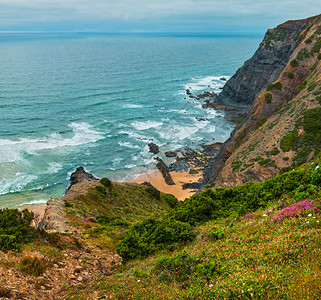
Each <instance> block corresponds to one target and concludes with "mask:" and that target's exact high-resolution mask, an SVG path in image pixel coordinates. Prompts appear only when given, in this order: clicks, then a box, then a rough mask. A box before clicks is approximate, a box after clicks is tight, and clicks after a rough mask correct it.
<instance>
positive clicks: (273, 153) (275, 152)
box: [270, 147, 280, 155]
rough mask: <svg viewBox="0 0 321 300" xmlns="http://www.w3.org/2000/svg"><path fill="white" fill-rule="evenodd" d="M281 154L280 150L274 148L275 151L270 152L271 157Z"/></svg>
mask: <svg viewBox="0 0 321 300" xmlns="http://www.w3.org/2000/svg"><path fill="white" fill-rule="evenodd" d="M279 153H280V150H279V149H278V148H276V147H275V148H273V150H271V151H270V155H277V154H279Z"/></svg>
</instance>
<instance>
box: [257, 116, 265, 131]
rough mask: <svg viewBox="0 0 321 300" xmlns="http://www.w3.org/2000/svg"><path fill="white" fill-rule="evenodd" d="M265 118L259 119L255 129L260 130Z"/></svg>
mask: <svg viewBox="0 0 321 300" xmlns="http://www.w3.org/2000/svg"><path fill="white" fill-rule="evenodd" d="M266 121H267V120H266V118H263V119H261V120H260V121H259V122H258V123H257V124H256V129H258V128H260V127H261V126H262V125H263V124H264V123H265V122H266Z"/></svg>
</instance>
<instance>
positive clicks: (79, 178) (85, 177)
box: [67, 167, 98, 191]
mask: <svg viewBox="0 0 321 300" xmlns="http://www.w3.org/2000/svg"><path fill="white" fill-rule="evenodd" d="M90 180H98V178H96V177H95V176H93V175H92V174H90V173H88V172H86V171H85V169H84V168H83V167H78V168H77V169H76V171H75V172H73V173H72V174H71V175H70V185H69V187H68V189H67V191H68V190H69V189H70V188H71V187H72V186H73V185H75V184H77V183H80V182H86V181H90Z"/></svg>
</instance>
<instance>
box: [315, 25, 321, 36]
mask: <svg viewBox="0 0 321 300" xmlns="http://www.w3.org/2000/svg"><path fill="white" fill-rule="evenodd" d="M314 34H321V25H320V26H318V28H317V29H316V31H315V32H314Z"/></svg>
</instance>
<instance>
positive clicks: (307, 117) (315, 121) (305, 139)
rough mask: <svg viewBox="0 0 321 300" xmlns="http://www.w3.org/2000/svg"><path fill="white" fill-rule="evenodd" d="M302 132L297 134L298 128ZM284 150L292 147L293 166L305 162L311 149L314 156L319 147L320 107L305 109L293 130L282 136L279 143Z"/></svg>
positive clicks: (318, 151) (320, 129)
mask: <svg viewBox="0 0 321 300" xmlns="http://www.w3.org/2000/svg"><path fill="white" fill-rule="evenodd" d="M299 128H302V129H303V133H301V134H299V133H298V129H299ZM280 147H281V149H282V150H283V151H284V152H287V151H289V150H290V149H293V150H295V151H296V156H295V157H294V159H293V167H295V166H300V165H301V164H303V163H305V162H306V160H307V157H308V155H309V154H310V153H311V152H312V151H313V152H314V157H315V156H316V155H317V154H318V153H320V149H321V108H320V107H319V108H314V109H310V110H306V111H305V112H304V113H303V115H302V117H301V118H300V119H299V120H297V122H296V124H295V128H294V130H292V131H291V132H290V133H288V134H287V135H286V136H284V137H283V139H282V140H281V144H280Z"/></svg>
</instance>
